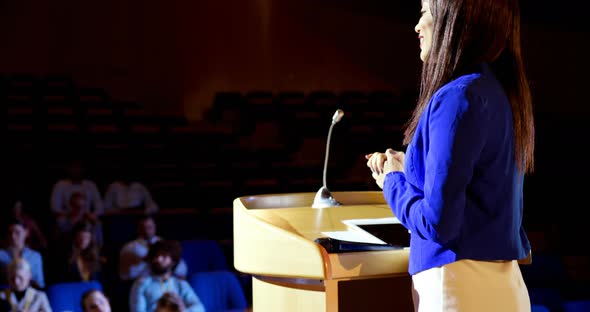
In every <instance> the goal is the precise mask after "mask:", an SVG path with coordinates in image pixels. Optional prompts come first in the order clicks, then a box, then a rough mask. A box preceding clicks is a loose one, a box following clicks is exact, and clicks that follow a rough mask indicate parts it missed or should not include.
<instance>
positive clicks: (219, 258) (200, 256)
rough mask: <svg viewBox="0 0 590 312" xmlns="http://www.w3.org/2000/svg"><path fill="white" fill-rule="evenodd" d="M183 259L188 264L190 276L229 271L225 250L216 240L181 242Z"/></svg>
mask: <svg viewBox="0 0 590 312" xmlns="http://www.w3.org/2000/svg"><path fill="white" fill-rule="evenodd" d="M181 246H182V259H184V261H185V262H186V266H187V268H188V276H190V275H191V274H193V273H197V272H203V271H220V270H226V269H227V259H226V257H225V254H224V252H223V249H222V248H221V246H220V245H219V243H217V241H215V240H208V239H193V240H183V241H181Z"/></svg>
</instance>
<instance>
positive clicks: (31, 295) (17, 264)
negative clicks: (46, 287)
mask: <svg viewBox="0 0 590 312" xmlns="http://www.w3.org/2000/svg"><path fill="white" fill-rule="evenodd" d="M30 282H31V266H30V265H29V263H28V262H27V260H25V259H22V258H16V259H15V260H14V261H12V262H11V263H10V264H9V265H8V283H9V285H10V288H8V289H6V290H4V291H2V292H0V299H3V300H6V301H8V302H9V303H10V305H11V306H12V312H17V311H27V312H51V306H50V305H49V300H48V299H47V295H46V294H45V293H44V292H42V291H40V290H37V289H35V288H33V287H32V286H31V285H30Z"/></svg>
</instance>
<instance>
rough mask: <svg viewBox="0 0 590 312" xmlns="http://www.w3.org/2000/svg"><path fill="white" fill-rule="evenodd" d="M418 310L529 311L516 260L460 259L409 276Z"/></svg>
mask: <svg viewBox="0 0 590 312" xmlns="http://www.w3.org/2000/svg"><path fill="white" fill-rule="evenodd" d="M412 283H413V289H412V296H413V299H414V310H415V311H417V312H473V311H476V312H487V311H489V312H499V311H501V312H524V311H526V312H530V311H531V304H530V299H529V294H528V291H527V288H526V285H525V283H524V281H523V279H522V274H521V272H520V267H519V266H518V262H517V261H516V260H515V261H502V262H493V261H474V260H460V261H456V262H453V263H449V264H446V265H444V266H442V267H436V268H432V269H429V270H426V271H422V272H420V273H417V274H415V275H413V276H412Z"/></svg>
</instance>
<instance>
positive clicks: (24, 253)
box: [0, 219, 45, 288]
mask: <svg viewBox="0 0 590 312" xmlns="http://www.w3.org/2000/svg"><path fill="white" fill-rule="evenodd" d="M4 224H5V225H7V226H8V229H7V230H8V231H7V232H8V233H7V234H8V237H7V240H8V246H7V248H6V249H0V284H3V283H4V282H5V281H6V276H7V274H6V273H7V271H6V269H7V266H8V264H10V263H11V262H12V261H13V260H14V259H17V258H23V259H25V260H27V262H28V263H29V266H30V268H31V272H32V282H33V284H34V286H36V287H39V288H44V287H45V277H44V274H43V258H42V257H41V254H40V253H39V252H37V251H35V250H33V249H30V248H29V247H27V245H26V243H25V242H26V241H27V237H28V235H29V231H27V229H26V227H25V225H24V224H23V223H22V222H21V221H19V220H17V219H12V220H9V221H8V222H6V223H4Z"/></svg>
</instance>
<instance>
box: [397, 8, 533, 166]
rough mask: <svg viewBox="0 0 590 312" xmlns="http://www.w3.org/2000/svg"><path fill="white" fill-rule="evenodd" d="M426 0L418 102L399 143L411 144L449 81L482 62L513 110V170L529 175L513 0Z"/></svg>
mask: <svg viewBox="0 0 590 312" xmlns="http://www.w3.org/2000/svg"><path fill="white" fill-rule="evenodd" d="M428 1H429V4H430V10H431V13H432V17H433V20H434V29H433V34H432V45H431V48H430V51H429V52H428V56H427V57H426V60H425V61H424V65H423V68H422V79H421V86H420V97H419V99H418V104H417V106H416V108H415V110H414V113H413V115H412V118H411V119H410V121H409V122H408V124H407V126H406V130H405V133H404V135H405V136H404V144H406V145H407V144H409V143H410V141H411V140H412V138H413V136H414V133H415V132H416V127H417V126H418V121H419V119H420V116H421V115H422V112H423V111H424V109H425V108H426V106H427V105H428V102H429V101H430V98H431V97H432V95H433V94H434V93H435V92H436V91H437V90H438V89H439V88H440V87H442V86H443V85H445V84H446V83H448V82H450V81H451V80H453V79H454V78H457V77H458V76H460V75H462V74H465V73H467V72H468V71H469V70H470V69H472V68H474V67H475V66H477V65H478V64H480V63H483V62H486V63H488V64H489V65H490V68H491V70H492V72H493V73H494V75H496V78H498V80H499V81H500V83H501V84H502V86H503V88H504V91H505V92H506V95H507V96H508V99H509V100H510V104H511V106H512V116H513V123H514V139H515V151H516V153H515V157H516V161H517V164H518V168H519V169H520V170H521V171H522V172H525V173H529V172H532V171H533V166H534V145H535V140H534V132H535V130H534V122H533V108H532V100H531V92H530V89H529V85H528V81H527V78H526V74H525V70H524V64H523V61H522V54H521V47H520V7H519V4H518V0H428Z"/></svg>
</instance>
